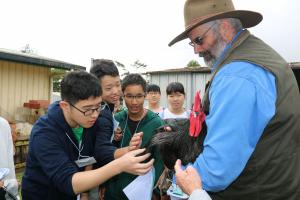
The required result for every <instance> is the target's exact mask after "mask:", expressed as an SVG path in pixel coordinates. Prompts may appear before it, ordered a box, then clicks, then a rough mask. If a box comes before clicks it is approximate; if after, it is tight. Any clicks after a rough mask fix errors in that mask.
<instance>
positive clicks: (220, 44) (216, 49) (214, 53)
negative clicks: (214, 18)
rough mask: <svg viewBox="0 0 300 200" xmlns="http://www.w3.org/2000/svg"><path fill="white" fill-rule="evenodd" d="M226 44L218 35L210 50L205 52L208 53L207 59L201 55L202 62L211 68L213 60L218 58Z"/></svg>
mask: <svg viewBox="0 0 300 200" xmlns="http://www.w3.org/2000/svg"><path fill="white" fill-rule="evenodd" d="M226 45H227V44H226V42H225V41H224V40H223V39H222V38H221V37H220V36H218V38H217V42H216V44H215V45H214V46H213V47H212V49H211V50H210V51H207V52H206V53H208V54H209V56H208V59H205V57H203V59H204V63H205V64H206V65H207V66H208V67H209V68H212V67H213V66H214V64H215V62H216V61H217V60H218V58H219V57H220V56H221V54H222V52H223V51H224V49H225V47H226ZM200 57H202V56H200Z"/></svg>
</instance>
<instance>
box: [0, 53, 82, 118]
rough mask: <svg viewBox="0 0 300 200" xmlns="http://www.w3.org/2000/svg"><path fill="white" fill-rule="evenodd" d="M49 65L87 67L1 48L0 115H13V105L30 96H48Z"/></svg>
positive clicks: (53, 66)
mask: <svg viewBox="0 0 300 200" xmlns="http://www.w3.org/2000/svg"><path fill="white" fill-rule="evenodd" d="M51 68H59V69H65V70H85V69H86V68H85V67H83V66H79V65H74V64H70V63H67V62H63V61H59V60H54V59H50V58H46V57H42V56H38V55H33V54H27V53H22V52H17V51H12V50H7V49H0V115H1V116H4V117H6V118H14V116H15V112H16V109H17V108H18V107H21V106H23V103H24V102H27V101H29V100H31V99H44V100H50V98H51V93H52V80H51V78H52V75H51Z"/></svg>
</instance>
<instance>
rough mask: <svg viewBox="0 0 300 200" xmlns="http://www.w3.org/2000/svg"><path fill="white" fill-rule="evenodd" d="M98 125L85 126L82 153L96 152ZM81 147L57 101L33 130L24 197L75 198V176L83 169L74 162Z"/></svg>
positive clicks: (45, 198) (39, 198)
mask: <svg viewBox="0 0 300 200" xmlns="http://www.w3.org/2000/svg"><path fill="white" fill-rule="evenodd" d="M98 120H99V118H98ZM98 124H99V123H95V125H94V126H93V127H91V128H88V129H84V131H83V135H82V145H83V149H82V151H81V153H80V154H81V155H82V156H92V155H93V141H94V133H97V131H98V129H99V127H98ZM67 135H68V136H69V138H68V136H67ZM71 140H72V142H73V143H74V144H73V143H72V142H71ZM75 145H76V147H75ZM77 149H78V142H77V140H76V139H75V137H74V134H73V132H72V129H71V127H70V126H69V125H68V123H67V122H66V120H65V118H64V115H63V112H62V110H61V108H60V107H59V102H55V103H53V104H52V105H50V106H49V109H48V113H47V114H46V115H44V116H42V117H40V118H39V119H38V121H37V122H36V123H35V124H34V126H33V129H32V131H31V135H30V141H29V152H28V156H27V160H26V169H25V173H24V176H23V180H22V198H23V199H24V200H27V199H30V200H35V199H36V200H41V199H43V200H54V199H55V200H59V199H64V200H75V199H76V194H75V193H74V191H73V187H72V176H73V175H74V174H75V173H76V172H79V171H82V170H83V168H79V167H77V165H76V164H75V162H74V161H75V160H77V159H78V155H79V152H78V150H77Z"/></svg>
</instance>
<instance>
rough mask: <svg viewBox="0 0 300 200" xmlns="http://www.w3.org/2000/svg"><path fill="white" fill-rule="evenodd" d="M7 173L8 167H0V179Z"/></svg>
mask: <svg viewBox="0 0 300 200" xmlns="http://www.w3.org/2000/svg"><path fill="white" fill-rule="evenodd" d="M8 174H9V169H8V168H0V180H2V179H3V178H5V176H7V175H8Z"/></svg>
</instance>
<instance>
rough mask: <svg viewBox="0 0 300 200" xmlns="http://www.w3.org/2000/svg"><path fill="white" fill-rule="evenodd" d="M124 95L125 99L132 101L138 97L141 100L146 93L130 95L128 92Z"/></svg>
mask: <svg viewBox="0 0 300 200" xmlns="http://www.w3.org/2000/svg"><path fill="white" fill-rule="evenodd" d="M123 97H124V98H125V99H128V100H131V101H133V100H134V99H136V100H137V101H140V100H142V98H145V97H146V94H143V95H140V94H138V95H129V96H128V94H125V95H123Z"/></svg>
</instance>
